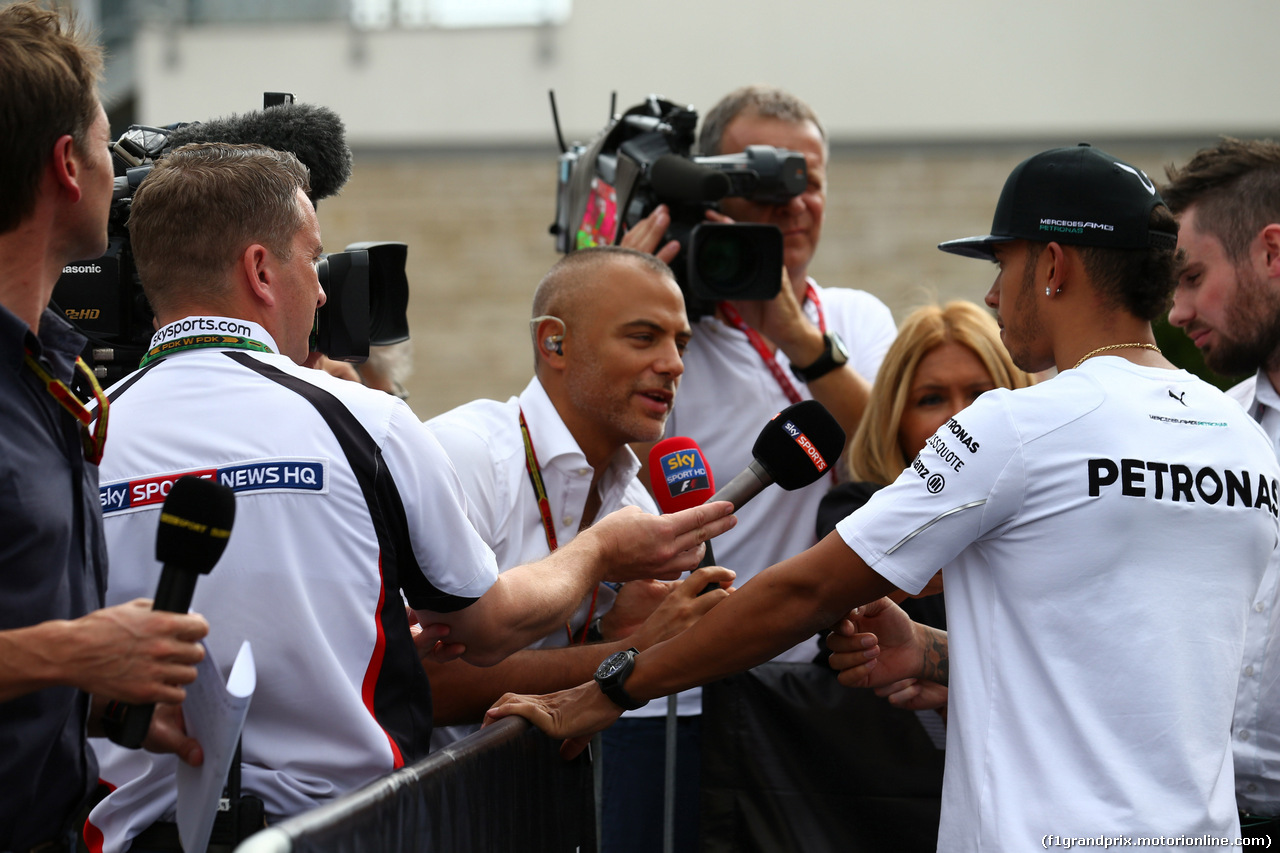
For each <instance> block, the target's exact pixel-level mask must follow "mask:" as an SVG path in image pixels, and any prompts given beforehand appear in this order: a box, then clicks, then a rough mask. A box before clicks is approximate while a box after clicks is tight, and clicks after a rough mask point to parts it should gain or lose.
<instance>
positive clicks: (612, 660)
mask: <svg viewBox="0 0 1280 853" xmlns="http://www.w3.org/2000/svg"><path fill="white" fill-rule="evenodd" d="M638 654H640V653H639V652H638V651H636V650H635V649H634V648H631V649H627V650H626V651H624V652H614V653H613V654H611V655H609V656H608V657H607V658H605V659H604V660H603V661H601V662H600V666H598V667H596V674H595V679H596V684H598V685H600V692H601V693H603V694H604V695H605V696H608V697H609V698H610V699H612V700H613V703H614V704H615V705H617V706H618V707H619V708H623V709H625V710H627V711H634V710H635V709H636V708H643V707H644V706H645V705H648V704H649V701H648V700H647V699H646V700H645V701H643V702H637V701H636V700H635V699H632V698H631V694H630V693H628V692H627V690H626V688H625V687H623V686H622V685H623V684H624V683H625V682H626V680H627V677H628V676H630V675H631V670H633V669H635V667H636V655H638Z"/></svg>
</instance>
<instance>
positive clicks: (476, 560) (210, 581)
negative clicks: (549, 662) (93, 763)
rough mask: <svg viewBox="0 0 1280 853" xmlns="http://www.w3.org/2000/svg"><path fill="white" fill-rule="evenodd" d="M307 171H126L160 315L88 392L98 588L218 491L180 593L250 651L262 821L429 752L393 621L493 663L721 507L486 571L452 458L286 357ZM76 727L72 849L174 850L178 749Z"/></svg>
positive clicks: (293, 167)
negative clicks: (165, 499) (136, 361)
mask: <svg viewBox="0 0 1280 853" xmlns="http://www.w3.org/2000/svg"><path fill="white" fill-rule="evenodd" d="M267 112H268V113H270V110H268V111H267ZM309 177H310V176H309V170H308V168H307V167H306V166H305V165H304V164H303V163H302V162H300V160H299V158H298V157H296V156H294V155H293V154H291V153H288V152H283V151H277V150H273V149H270V148H266V147H263V146H261V145H253V144H246V145H235V144H227V143H203V144H193V145H185V146H183V147H181V148H178V149H176V150H174V151H172V152H170V153H168V154H166V155H165V156H164V157H163V158H162V159H161V160H160V161H159V162H158V163H157V165H156V166H155V167H154V168H153V170H152V171H151V173H150V174H149V175H148V176H147V178H146V179H145V180H144V181H143V182H142V183H141V185H140V186H139V188H138V190H137V193H136V195H135V196H134V199H133V206H132V212H131V214H130V220H129V230H130V235H131V239H132V243H133V250H134V255H135V258H136V262H137V267H138V272H139V275H140V277H141V281H142V286H143V289H144V291H145V292H146V295H147V298H148V300H149V302H150V303H151V306H152V308H153V309H154V310H155V313H156V321H157V326H158V330H157V332H156V335H155V337H154V338H153V340H152V350H151V352H149V353H148V355H147V356H146V357H144V359H143V362H142V365H141V367H140V369H139V370H138V371H136V372H135V373H133V374H131V375H130V376H128V377H126V378H125V379H123V380H121V381H120V382H119V383H117V384H116V385H115V386H113V387H112V388H111V389H109V391H108V393H109V395H111V396H112V398H113V399H112V423H113V428H114V429H115V431H116V432H115V441H114V442H113V445H112V446H111V447H109V448H108V452H107V455H106V456H105V457H104V460H103V467H102V472H103V473H102V486H101V489H100V492H101V502H102V508H103V511H104V513H105V522H104V524H105V529H106V536H107V543H108V548H109V549H110V552H111V554H112V560H113V566H124V567H125V570H124V571H122V572H118V573H114V574H113V577H112V584H111V595H113V596H115V595H120V596H128V595H131V594H134V593H135V592H136V591H138V590H144V589H145V590H151V589H154V588H155V584H156V578H157V575H158V574H159V566H158V565H157V563H156V561H155V560H154V559H153V558H152V555H151V554H150V553H149V552H147V551H146V545H147V544H149V543H147V539H146V537H144V536H143V535H142V531H145V530H147V529H151V530H154V524H155V517H156V515H157V513H158V512H159V510H160V504H159V500H160V496H161V495H162V494H163V493H164V492H165V491H166V489H167V487H168V485H169V484H171V483H173V482H176V481H178V480H180V478H181V477H183V476H187V475H192V476H196V477H201V478H208V479H213V480H216V481H217V482H219V483H222V484H224V485H227V486H229V487H230V488H232V489H233V490H234V491H235V494H236V505H237V511H236V516H237V524H236V533H235V536H234V537H233V538H232V540H231V542H230V543H229V544H228V546H227V550H226V553H225V554H224V555H223V557H222V560H221V562H220V564H219V567H218V570H217V571H216V572H214V573H212V574H211V575H210V576H209V577H208V578H206V579H204V580H202V581H201V584H200V585H199V587H198V588H197V589H196V592H195V599H194V607H195V608H196V609H197V610H199V611H200V612H202V613H204V614H205V615H206V616H207V617H208V619H209V622H210V624H211V625H213V626H214V627H213V630H212V631H211V633H210V635H209V640H208V648H209V652H210V654H211V655H212V657H213V658H214V661H215V662H216V663H218V664H219V666H220V667H221V668H222V670H223V671H224V672H226V671H228V670H229V668H230V665H231V662H232V661H233V659H234V657H235V654H236V652H237V651H238V649H239V647H240V645H241V643H242V641H244V640H246V639H247V640H249V641H250V642H251V643H252V645H253V650H254V660H255V664H256V669H257V689H256V690H255V693H254V696H253V701H252V703H251V705H250V707H249V710H248V715H247V717H246V720H245V727H244V733H243V736H242V750H243V761H242V775H241V788H242V790H243V791H244V793H245V795H246V796H252V797H255V798H257V799H258V800H260V801H261V804H262V811H263V812H264V814H265V817H266V819H268V820H274V819H278V818H281V817H284V816H288V815H291V814H296V813H298V812H300V811H304V810H307V809H310V808H313V807H315V806H316V805H318V804H320V803H323V802H326V801H328V800H331V799H333V798H335V797H338V796H341V795H342V794H343V793H346V792H347V791H349V790H352V789H353V788H355V787H358V786H359V785H361V784H363V783H365V782H368V781H370V780H372V779H374V778H376V777H378V776H381V775H384V774H386V773H387V772H389V771H391V770H394V769H396V768H399V767H402V766H405V765H406V764H410V763H412V762H414V761H417V760H418V759H420V758H422V757H424V756H425V755H426V754H427V751H428V747H429V739H430V734H431V729H432V720H431V714H430V710H429V709H430V707H431V700H430V690H431V687H430V685H429V684H428V680H427V676H426V673H425V672H424V670H423V665H422V661H421V660H420V656H419V652H418V650H417V648H416V647H415V641H414V637H413V635H412V633H411V629H410V616H411V615H412V617H413V618H414V620H415V621H417V622H418V623H420V625H424V626H428V627H427V628H426V629H425V630H426V631H427V632H428V634H427V636H428V638H430V639H431V640H434V639H436V638H440V637H447V639H448V640H449V642H450V645H449V646H448V647H447V648H446V649H445V651H446V653H447V654H452V655H456V654H461V655H462V658H463V660H464V661H466V662H467V663H470V664H475V665H478V666H491V665H494V664H496V663H498V662H500V661H501V660H502V659H504V658H505V657H506V656H507V655H509V654H511V653H512V652H515V651H517V650H519V649H521V648H523V647H524V646H526V645H528V644H529V643H530V642H533V641H534V640H535V639H537V638H539V637H542V636H545V635H546V634H548V633H549V632H551V631H553V630H556V629H558V628H559V627H560V626H562V625H563V624H564V622H565V621H566V619H567V618H569V616H570V615H571V614H572V613H573V611H574V610H575V609H576V608H577V607H578V605H579V603H580V601H581V600H582V599H583V598H584V597H585V596H586V595H588V594H589V593H590V591H591V590H593V589H594V588H595V587H596V585H597V584H598V582H599V581H600V580H601V578H602V577H604V576H605V575H606V573H607V574H608V576H610V577H614V578H617V579H620V580H627V579H631V578H638V577H654V576H677V575H679V574H680V573H682V572H684V571H687V570H690V569H693V568H694V567H696V565H697V563H698V561H699V559H700V558H701V556H702V550H703V549H702V542H703V541H705V540H706V539H707V538H710V537H712V536H714V535H716V534H718V533H719V532H721V531H722V530H724V529H726V528H727V527H729V526H731V525H732V521H731V519H730V518H729V517H728V515H727V512H728V510H729V507H728V506H727V505H723V506H721V507H715V506H712V507H699V508H697V509H695V510H691V511H689V512H688V513H685V514H683V515H681V516H676V517H666V518H657V517H651V516H646V515H645V514H643V513H640V512H627V511H624V512H621V513H615V514H614V515H612V516H610V517H609V518H606V519H603V520H601V521H600V522H599V523H598V524H597V525H596V526H595V527H593V528H591V529H590V530H588V531H586V532H584V534H582V535H579V536H578V537H576V539H575V540H574V541H573V542H572V543H569V544H567V545H565V546H564V547H562V548H560V549H558V550H557V551H556V552H555V553H554V554H552V555H550V556H548V557H547V558H546V559H542V560H539V561H536V562H531V563H526V564H524V565H521V566H517V567H514V568H513V569H511V570H509V571H506V572H503V573H501V575H500V574H499V572H498V566H497V562H496V560H495V557H494V554H493V551H492V550H491V549H490V548H489V547H488V545H486V543H485V542H484V541H483V540H482V539H481V538H480V537H479V535H478V534H477V532H476V529H475V527H474V526H473V524H472V521H471V519H470V518H469V516H468V498H467V497H466V496H465V495H464V494H463V492H462V490H461V486H460V483H459V479H458V476H457V474H456V473H455V471H454V469H453V467H452V465H451V464H450V460H449V458H448V456H447V455H446V454H445V451H444V450H443V448H442V447H441V446H440V444H439V442H437V441H436V440H435V439H434V438H433V437H432V435H431V433H430V432H429V431H428V430H427V429H426V428H425V427H424V426H423V425H422V423H421V422H420V421H419V420H418V419H417V418H416V417H415V416H414V414H413V412H412V411H411V410H410V409H409V408H408V406H407V405H405V403H404V402H403V401H402V400H399V399H398V398H396V397H394V396H392V395H389V394H385V393H382V392H379V391H375V390H373V389H369V388H365V387H363V386H360V385H358V384H357V383H354V382H347V381H344V380H341V379H337V378H335V377H332V376H329V375H327V374H326V373H324V372H323V371H319V370H312V369H309V368H308V367H305V366H304V364H305V363H306V362H307V361H308V359H309V357H310V345H309V339H310V333H311V331H312V327H313V322H314V319H315V314H316V312H317V310H319V309H321V308H322V307H323V306H324V304H325V294H324V292H323V290H322V289H321V286H320V281H319V278H318V274H317V270H316V266H315V262H316V261H317V260H318V259H319V257H320V255H321V254H322V252H323V249H322V243H321V239H320V228H319V222H318V220H317V218H316V213H315V208H314V204H313V202H312V199H311V198H310V196H309V195H308V191H309V190H311V189H312V186H311V184H310V180H309ZM405 600H407V601H408V603H409V605H410V607H411V608H412V613H411V614H410V613H406V608H405V606H404V601H405ZM94 745H95V748H96V749H97V750H98V754H99V757H100V758H101V763H102V778H103V779H104V780H106V781H107V782H108V783H110V784H111V785H112V786H113V787H114V790H113V791H112V792H111V794H110V795H109V796H107V797H106V799H104V800H103V801H102V802H101V803H100V804H99V805H98V806H97V807H96V808H95V809H94V810H93V812H92V813H91V815H90V817H89V821H88V823H87V824H86V827H85V840H86V842H87V843H88V844H89V846H90V847H91V848H92V849H101V850H103V851H104V853H114V851H121V850H125V849H128V848H129V847H130V846H131V845H132V846H134V847H136V848H137V849H146V850H167V849H173V845H174V844H175V843H176V829H175V827H174V824H173V820H174V800H175V798H174V776H175V773H176V769H177V767H176V763H175V762H174V761H173V760H171V759H169V758H168V757H166V756H152V755H145V754H142V755H140V754H138V753H136V752H131V751H127V750H123V749H121V748H120V747H118V746H116V745H115V744H112V743H110V742H106V741H96V742H95V744H94ZM215 832H217V824H216V823H215ZM239 837H241V836H237V840H238V839H239Z"/></svg>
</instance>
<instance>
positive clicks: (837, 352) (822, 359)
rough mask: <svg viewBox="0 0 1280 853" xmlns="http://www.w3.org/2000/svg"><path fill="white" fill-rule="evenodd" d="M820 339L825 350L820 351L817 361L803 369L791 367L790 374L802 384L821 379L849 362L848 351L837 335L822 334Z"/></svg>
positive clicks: (833, 333)
mask: <svg viewBox="0 0 1280 853" xmlns="http://www.w3.org/2000/svg"><path fill="white" fill-rule="evenodd" d="M822 339H823V343H824V344H825V345H826V348H825V349H824V350H823V351H822V355H820V356H818V360H817V361H815V362H813V363H812V364H809V365H806V366H804V367H797V366H796V365H794V364H793V365H791V372H792V373H794V374H795V375H796V378H797V379H799V380H800V381H802V382H812V381H813V380H815V379H821V378H822V377H823V376H826V375H827V374H828V373H830V372H831V371H833V370H836V369H837V368H840V367H844V365H845V364H847V363H848V361H849V351H848V350H846V349H845V346H844V341H842V340H840V336H839V335H838V334H836V333H835V332H824V333H823V335H822Z"/></svg>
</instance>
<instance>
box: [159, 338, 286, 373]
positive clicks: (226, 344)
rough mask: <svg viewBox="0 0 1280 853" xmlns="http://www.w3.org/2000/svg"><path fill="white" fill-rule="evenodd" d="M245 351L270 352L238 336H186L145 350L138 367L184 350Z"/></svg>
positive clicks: (264, 346) (259, 342) (263, 345)
mask: <svg viewBox="0 0 1280 853" xmlns="http://www.w3.org/2000/svg"><path fill="white" fill-rule="evenodd" d="M215 347H216V348H217V349H247V350H251V351H253V352H271V347H269V346H267V345H266V344H264V343H262V342H261V341H255V340H254V339H253V338H245V337H241V336H240V335H187V336H186V337H183V338H174V339H173V340H171V341H165V342H164V343H162V344H157V345H156V346H153V347H152V348H151V349H149V350H147V354H146V355H144V356H143V357H142V361H141V362H140V363H139V364H138V366H139V367H146V366H147V365H148V364H151V363H152V362H153V361H158V360H160V359H162V358H164V357H165V356H168V355H173V354H174V353H175V352H184V351H186V350H195V349H212V348H215Z"/></svg>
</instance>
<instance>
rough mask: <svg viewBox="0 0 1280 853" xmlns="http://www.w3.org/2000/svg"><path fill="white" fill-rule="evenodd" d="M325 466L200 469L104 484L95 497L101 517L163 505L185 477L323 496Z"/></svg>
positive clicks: (265, 462) (263, 462)
mask: <svg viewBox="0 0 1280 853" xmlns="http://www.w3.org/2000/svg"><path fill="white" fill-rule="evenodd" d="M326 464H327V463H326V462H325V460H323V459H255V460H253V461H252V462H242V463H238V464H234V465H224V466H222V467H220V468H201V469H198V470H195V471H179V472H176V473H172V474H157V475H156V476H153V477H143V478H139V479H137V480H125V481H122V482H118V483H108V484H106V485H105V486H100V487H99V488H98V497H99V499H100V500H101V502H102V511H103V512H104V513H111V512H121V511H123V510H137V509H146V508H147V507H150V506H155V505H156V504H161V503H164V499H165V498H166V497H168V496H169V490H170V489H172V488H173V484H174V483H176V482H177V481H178V479H179V478H181V477H187V476H192V477H199V478H201V479H203V480H213V481H214V482H215V483H220V484H222V485H224V486H226V487H227V488H229V489H231V490H232V491H235V492H296V491H300V492H310V493H312V494H325V493H327V492H328V491H329V488H328V478H327V476H326Z"/></svg>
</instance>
